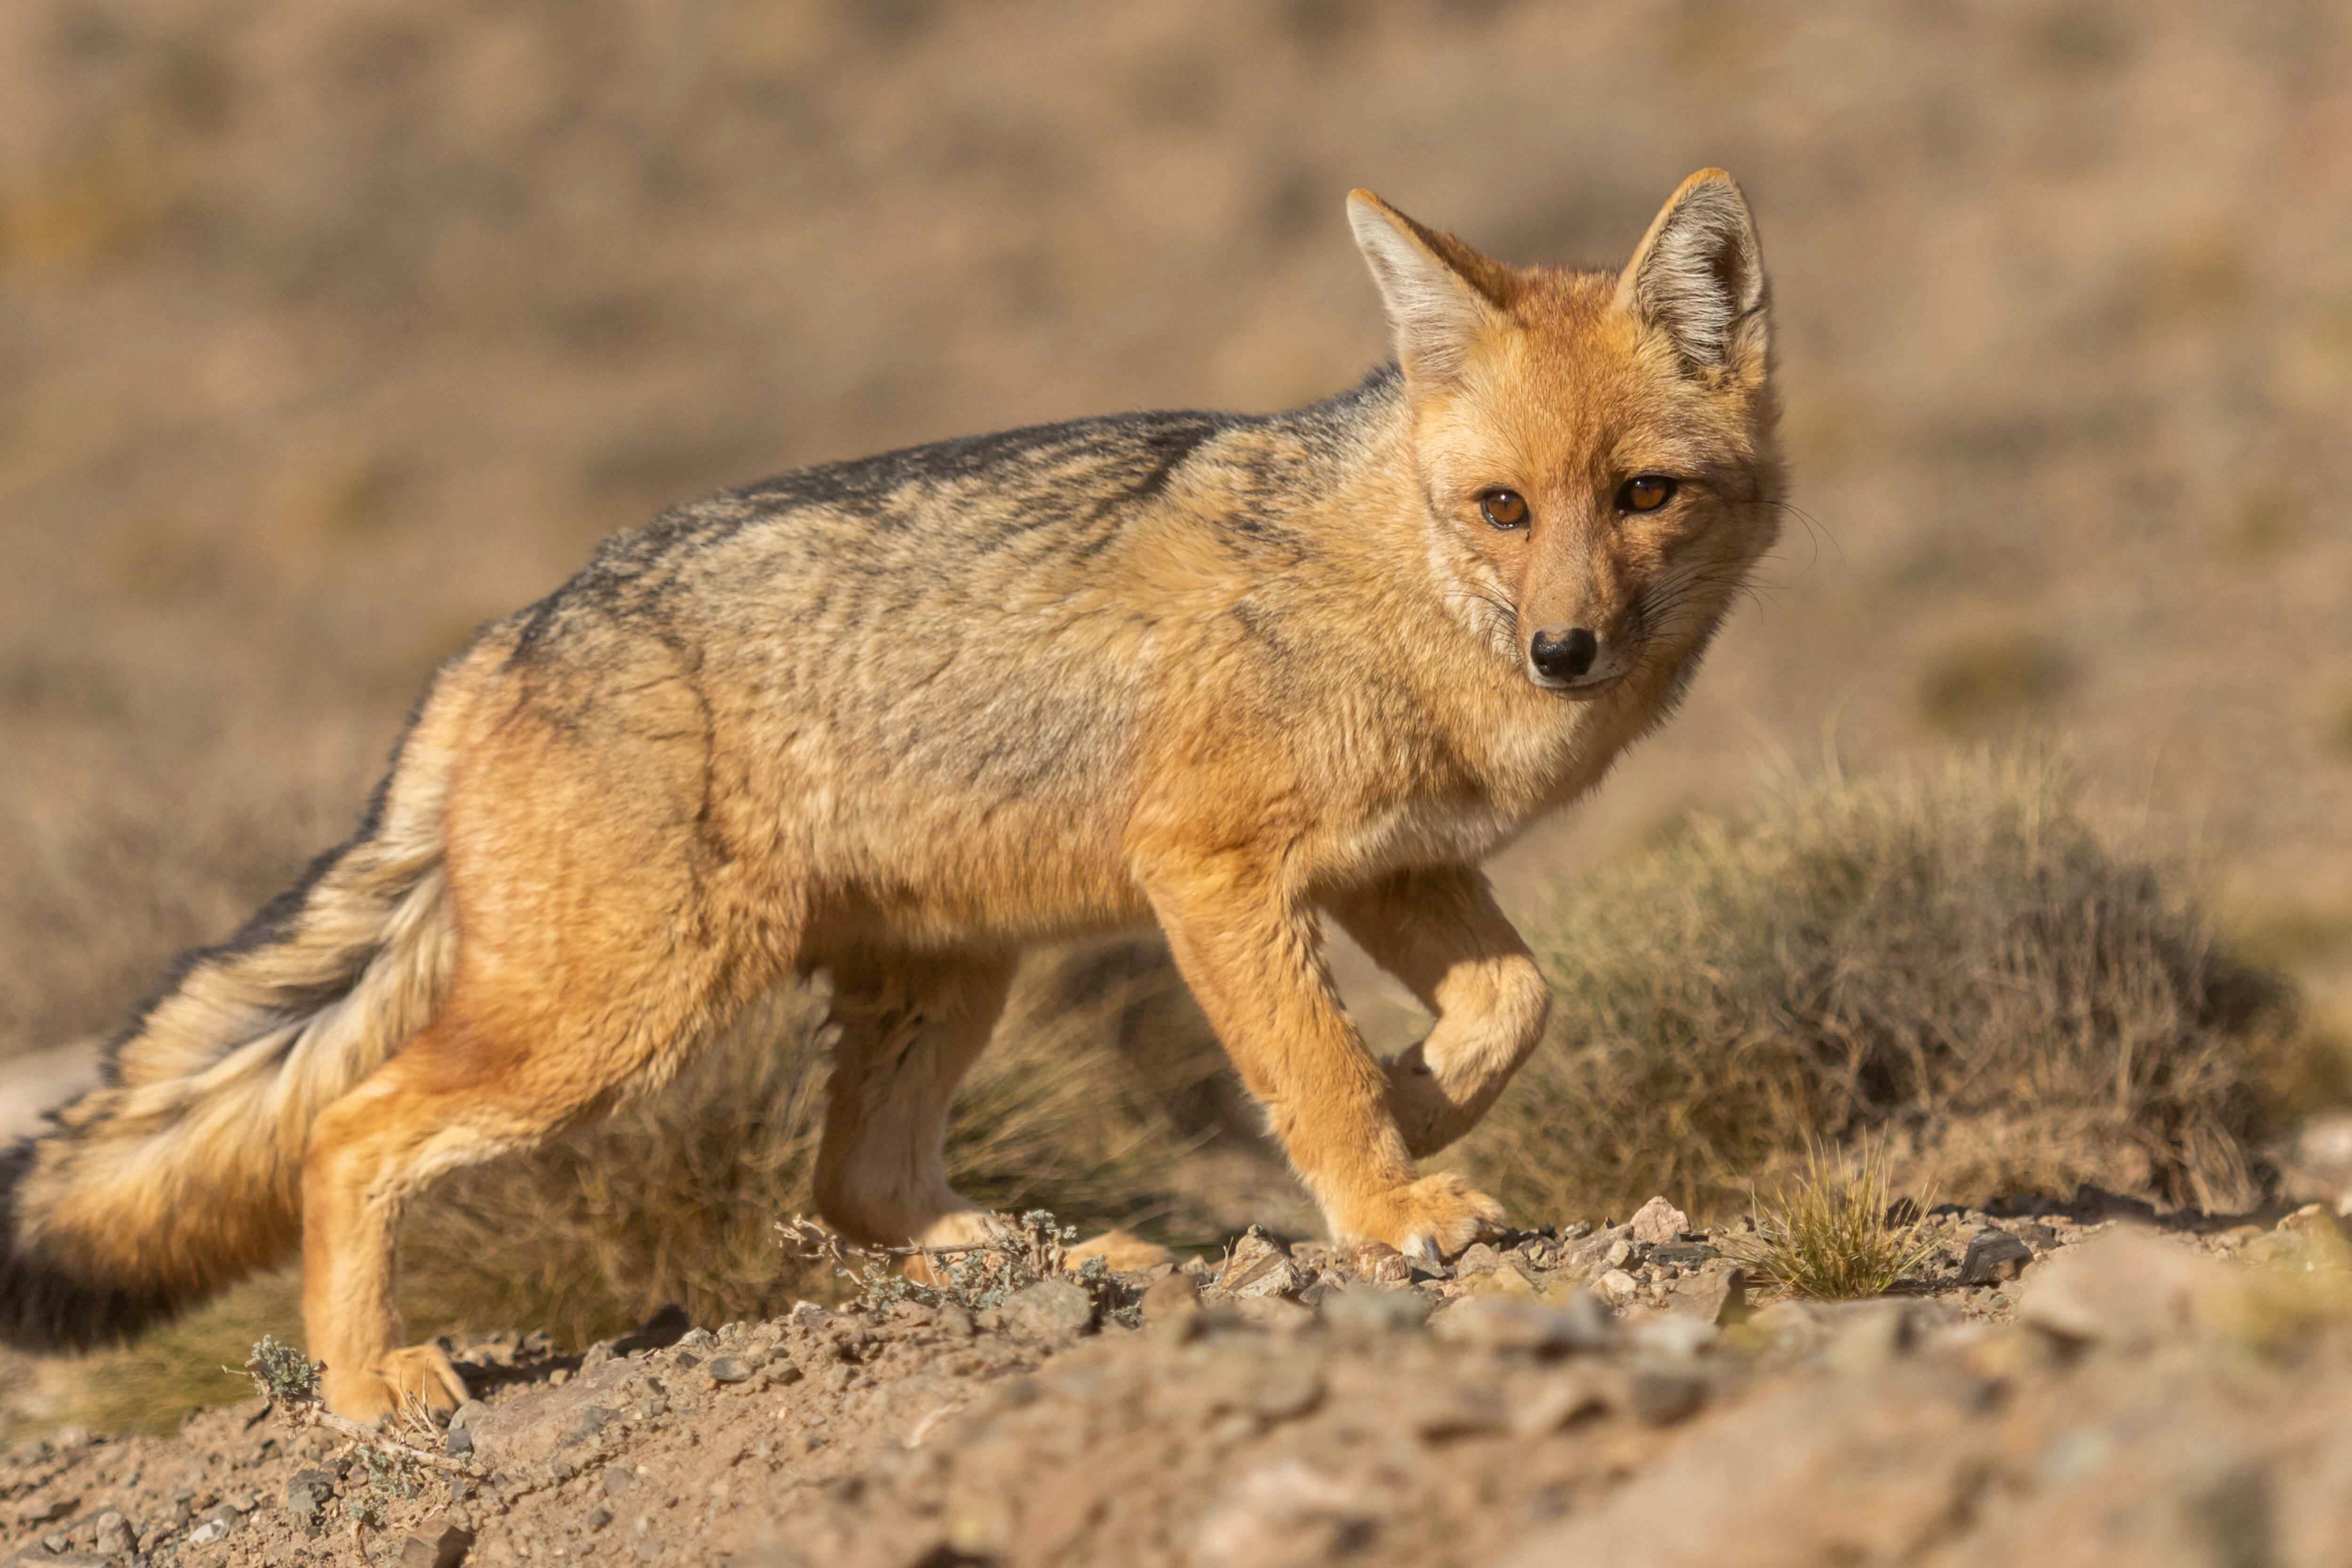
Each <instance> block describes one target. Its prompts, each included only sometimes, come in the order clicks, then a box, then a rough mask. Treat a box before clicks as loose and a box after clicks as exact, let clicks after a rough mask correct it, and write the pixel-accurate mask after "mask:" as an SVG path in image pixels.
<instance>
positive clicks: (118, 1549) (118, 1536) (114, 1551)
mask: <svg viewBox="0 0 2352 1568" xmlns="http://www.w3.org/2000/svg"><path fill="white" fill-rule="evenodd" d="M93 1522H94V1523H95V1525H96V1529H97V1541H96V1542H95V1544H96V1546H97V1548H98V1550H99V1551H100V1552H102V1553H103V1554H105V1555H107V1556H109V1557H115V1556H127V1555H129V1553H130V1552H131V1550H132V1548H133V1547H134V1545H135V1544H136V1534H137V1532H136V1531H133V1530H132V1529H131V1521H129V1520H127V1519H124V1518H123V1517H122V1515H121V1514H120V1513H117V1512H116V1511H115V1510H112V1509H108V1510H106V1511H105V1512H104V1513H101V1514H100V1515H99V1516H98V1518H97V1520H96V1521H93Z"/></svg>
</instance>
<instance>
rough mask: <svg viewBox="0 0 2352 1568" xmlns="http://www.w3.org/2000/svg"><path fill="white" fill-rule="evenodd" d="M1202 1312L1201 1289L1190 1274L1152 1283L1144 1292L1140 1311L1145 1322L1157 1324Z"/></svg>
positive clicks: (1168, 1277) (1171, 1276)
mask: <svg viewBox="0 0 2352 1568" xmlns="http://www.w3.org/2000/svg"><path fill="white" fill-rule="evenodd" d="M1140 1310H1141V1312H1142V1314H1143V1321H1145V1322H1147V1323H1157V1322H1161V1321H1166V1320H1168V1319H1170V1318H1181V1317H1186V1316H1190V1315H1192V1314H1195V1313H1198V1312H1199V1311H1200V1310H1201V1287H1200V1286H1199V1284H1198V1283H1196V1282H1195V1281H1194V1280H1193V1279H1192V1276H1191V1275H1189V1274H1170V1275H1168V1276H1167V1277H1166V1278H1164V1279H1155V1280H1153V1281H1152V1283H1151V1286H1150V1289H1147V1290H1145V1291H1144V1292H1143V1300H1142V1302H1141V1304H1140Z"/></svg>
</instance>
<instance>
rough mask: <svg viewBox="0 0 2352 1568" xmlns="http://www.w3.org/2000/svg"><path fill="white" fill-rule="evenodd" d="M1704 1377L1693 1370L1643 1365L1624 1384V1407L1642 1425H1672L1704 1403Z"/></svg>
mask: <svg viewBox="0 0 2352 1568" xmlns="http://www.w3.org/2000/svg"><path fill="white" fill-rule="evenodd" d="M1706 1395H1707V1384H1706V1378H1704V1377H1702V1376H1700V1375H1699V1374H1698V1373H1695V1372H1676V1371H1673V1370H1670V1369H1668V1368H1664V1367H1644V1368H1643V1369H1642V1370H1641V1371H1639V1372H1637V1373H1634V1374H1633V1377H1632V1378H1630V1379H1628V1380H1627V1382H1626V1384H1625V1408H1626V1409H1628V1410H1629V1411H1631V1412H1633V1418H1634V1419H1635V1420H1636V1421H1639V1422H1641V1423H1642V1424H1643V1426H1673V1425H1674V1424H1675V1422H1677V1421H1681V1420H1683V1419H1685V1418H1686V1417H1688V1416H1690V1415H1695V1414H1696V1413H1697V1411H1698V1408H1699V1406H1701V1405H1705V1404H1706Z"/></svg>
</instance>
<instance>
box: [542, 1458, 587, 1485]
mask: <svg viewBox="0 0 2352 1568" xmlns="http://www.w3.org/2000/svg"><path fill="white" fill-rule="evenodd" d="M547 1473H548V1474H549V1475H551V1476H553V1477H554V1478H555V1479H557V1480H559V1481H568V1480H570V1479H572V1477H574V1476H576V1475H578V1474H579V1473H580V1467H579V1466H577V1465H575V1464H573V1463H572V1461H571V1460H569V1459H566V1458H561V1457H558V1458H552V1459H550V1460H548V1462H547Z"/></svg>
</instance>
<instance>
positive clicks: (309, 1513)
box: [286, 1470, 335, 1524]
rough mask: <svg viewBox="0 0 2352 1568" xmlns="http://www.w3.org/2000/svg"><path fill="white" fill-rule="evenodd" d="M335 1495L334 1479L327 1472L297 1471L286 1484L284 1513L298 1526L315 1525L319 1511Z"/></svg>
mask: <svg viewBox="0 0 2352 1568" xmlns="http://www.w3.org/2000/svg"><path fill="white" fill-rule="evenodd" d="M334 1495H335V1478H334V1476H333V1474H332V1473H331V1472H330V1471H327V1470H297V1471H295V1472H294V1475H293V1477H292V1479H289V1480H288V1481H287V1483H286V1511H287V1512H288V1513H290V1514H292V1515H293V1516H294V1519H295V1522H297V1523H299V1524H315V1523H317V1522H318V1520H319V1511H320V1510H321V1509H323V1508H325V1507H326V1506H327V1500H328V1499H329V1498H331V1497H333V1496H334Z"/></svg>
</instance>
